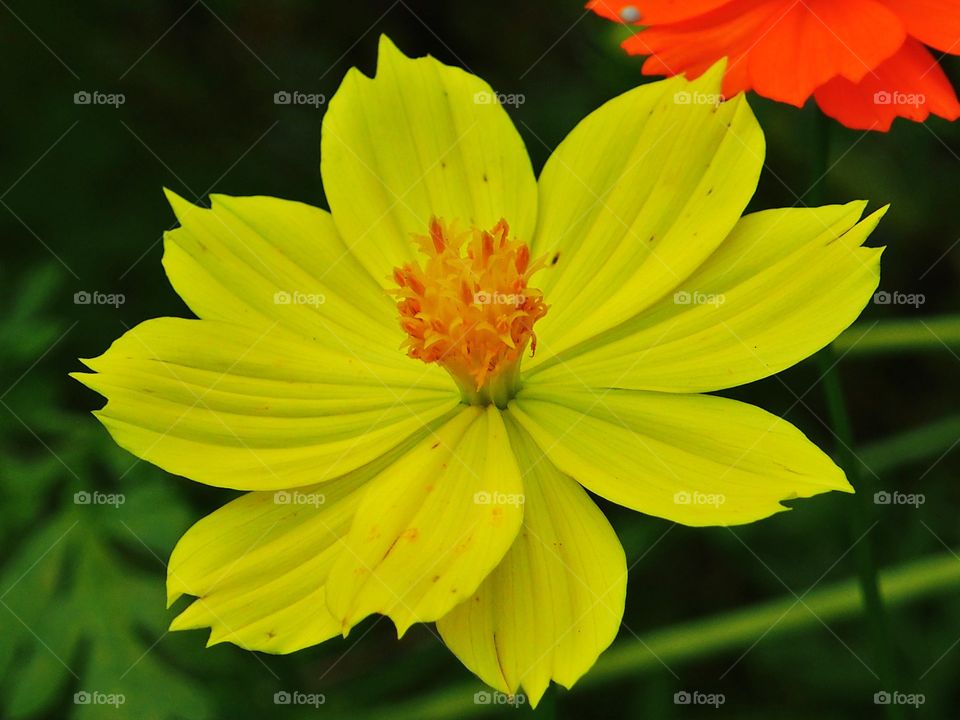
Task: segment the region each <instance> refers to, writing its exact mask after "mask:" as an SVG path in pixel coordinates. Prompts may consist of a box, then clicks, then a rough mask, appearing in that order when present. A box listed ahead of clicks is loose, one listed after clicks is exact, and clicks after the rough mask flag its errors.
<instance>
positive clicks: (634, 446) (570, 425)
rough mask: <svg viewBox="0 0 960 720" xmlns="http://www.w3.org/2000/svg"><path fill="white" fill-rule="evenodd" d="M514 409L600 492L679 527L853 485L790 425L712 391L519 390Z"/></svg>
mask: <svg viewBox="0 0 960 720" xmlns="http://www.w3.org/2000/svg"><path fill="white" fill-rule="evenodd" d="M510 416H511V417H516V418H517V420H518V421H519V423H520V425H522V426H523V428H524V429H525V430H527V432H529V433H530V435H531V436H532V437H533V438H534V439H535V440H536V442H537V444H538V445H540V447H541V448H543V450H544V452H545V453H546V454H547V455H548V457H549V458H550V460H552V461H553V463H554V464H555V465H556V466H557V467H558V468H559V469H560V470H561V471H562V472H564V473H566V474H568V475H570V476H571V477H573V478H575V479H576V480H578V481H579V482H581V483H582V484H583V485H584V486H586V488H587V489H588V490H590V491H592V492H595V493H596V494H597V495H600V496H602V497H605V498H607V499H608V500H611V501H613V502H615V503H618V504H620V505H624V506H626V507H628V508H631V509H633V510H639V511H640V512H644V513H647V514H648V515H656V516H658V517H662V518H666V519H668V520H673V521H675V522H678V523H683V524H684V525H737V524H741V523H748V522H753V521H754V520H760V519H761V518H765V517H767V516H769V515H772V514H773V513H776V512H780V511H782V510H785V509H787V508H786V507H785V506H783V505H781V504H780V501H781V500H789V499H793V498H803V497H810V496H812V495H816V494H819V493H822V492H827V491H829V490H841V491H845V492H852V488H851V487H850V485H849V483H847V480H846V478H845V477H844V474H843V471H842V470H840V468H838V467H837V466H836V465H834V463H833V462H832V461H831V460H830V458H828V457H827V456H826V455H824V454H823V453H822V452H821V451H820V450H819V449H817V447H816V446H815V445H814V444H813V443H811V442H810V441H809V440H807V438H806V437H804V436H803V434H802V433H801V432H800V431H799V430H797V428H795V427H794V426H793V425H791V424H790V423H788V422H786V421H785V420H781V419H780V418H778V417H775V416H774V415H771V414H769V413H767V412H765V411H763V410H761V409H759V408H756V407H753V406H752V405H747V404H745V403H740V402H736V401H734V400H728V399H726V398H720V397H713V396H710V395H675V394H668V393H656V392H643V391H639V390H608V391H596V392H592V391H583V390H574V389H572V388H571V389H568V388H551V389H550V390H549V391H548V390H546V389H539V388H535V387H525V388H524V389H523V390H521V392H520V394H519V395H518V396H517V398H516V399H515V400H514V402H513V403H511V405H510Z"/></svg>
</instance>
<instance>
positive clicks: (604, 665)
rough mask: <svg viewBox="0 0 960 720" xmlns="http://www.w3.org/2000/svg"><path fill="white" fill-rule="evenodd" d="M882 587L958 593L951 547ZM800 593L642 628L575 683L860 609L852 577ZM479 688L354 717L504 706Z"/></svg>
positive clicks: (889, 595)
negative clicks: (484, 698) (478, 697)
mask: <svg viewBox="0 0 960 720" xmlns="http://www.w3.org/2000/svg"><path fill="white" fill-rule="evenodd" d="M880 586H881V588H882V590H883V596H884V598H885V599H886V601H887V604H888V606H890V607H895V606H899V605H903V604H906V603H909V602H917V601H919V600H922V599H925V598H929V597H932V596H935V595H939V594H943V593H946V592H950V591H957V590H960V561H958V560H957V555H956V554H954V553H952V552H950V553H942V554H940V555H934V556H931V557H927V558H922V559H919V560H913V561H911V562H909V563H905V564H903V565H900V566H897V567H894V568H890V569H888V570H885V571H884V572H882V573H880ZM802 597H803V602H802V603H800V602H797V599H796V598H795V597H794V596H793V595H787V596H784V597H782V598H779V599H777V600H771V601H768V602H764V603H759V604H757V605H754V606H753V607H748V608H743V609H739V610H733V611H730V612H725V613H721V614H719V615H714V616H712V617H708V618H705V619H702V620H694V621H691V622H687V623H682V624H679V625H674V626H671V627H668V628H663V629H661V630H653V631H650V632H646V633H644V634H643V642H642V643H641V642H638V641H636V640H633V639H627V640H623V641H621V642H618V643H616V644H615V645H614V646H613V647H612V648H611V649H610V650H608V651H607V652H606V653H604V654H603V655H602V656H601V657H600V660H599V661H597V664H596V665H594V667H593V669H592V670H590V672H588V673H587V674H586V675H585V676H584V677H583V679H582V680H580V682H579V683H578V684H577V688H578V689H579V688H586V687H596V686H601V685H604V684H606V683H610V682H614V681H617V680H624V679H626V680H631V681H634V680H636V677H637V675H638V674H639V673H642V672H648V671H649V672H657V671H661V670H662V669H663V664H662V663H665V664H667V665H668V666H670V667H673V668H676V667H678V666H679V665H681V664H682V663H684V662H688V661H691V660H702V659H704V658H707V657H711V656H715V655H719V654H720V653H725V652H733V651H740V650H741V649H747V648H749V647H750V646H751V645H752V644H753V643H754V642H755V641H756V639H757V638H758V637H765V638H768V639H774V638H780V637H785V636H789V635H790V634H793V633H797V632H800V631H802V630H808V629H818V628H823V625H822V624H821V623H826V624H828V625H833V624H835V623H838V622H841V621H844V620H854V619H857V618H859V617H860V616H861V614H862V612H863V596H862V592H861V589H860V584H859V583H858V581H857V580H854V579H849V580H843V581H841V582H837V583H832V584H830V585H826V586H822V587H818V588H814V589H813V590H811V591H810V592H808V593H807V594H806V595H804V596H802ZM734 659H735V658H734ZM482 687H483V686H482V685H480V684H479V683H478V682H476V681H473V682H465V683H460V684H456V685H452V686H447V687H445V688H444V689H443V690H441V691H439V692H436V693H432V694H431V695H429V696H427V697H422V698H418V699H415V700H411V701H409V702H406V703H403V704H396V705H391V706H390V707H389V708H375V709H371V710H370V711H369V712H367V713H365V714H361V715H360V716H359V717H357V718H356V720H368V719H369V720H373V718H379V717H390V718H391V720H408V719H409V720H446V719H447V718H467V717H477V716H481V715H485V714H487V713H490V712H492V711H496V710H497V709H500V708H502V706H499V708H498V707H496V706H491V705H477V704H475V703H474V701H473V695H474V693H475V692H476V691H477V690H480V689H482ZM876 689H877V690H880V689H884V688H880V687H877V688H876ZM889 689H893V688H889ZM901 689H902V688H901Z"/></svg>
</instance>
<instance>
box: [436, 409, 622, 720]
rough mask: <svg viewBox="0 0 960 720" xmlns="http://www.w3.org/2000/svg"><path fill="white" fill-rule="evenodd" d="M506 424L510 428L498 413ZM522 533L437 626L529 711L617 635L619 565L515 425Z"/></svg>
mask: <svg viewBox="0 0 960 720" xmlns="http://www.w3.org/2000/svg"><path fill="white" fill-rule="evenodd" d="M507 420H508V426H509V425H510V424H511V423H510V422H509V421H510V414H509V412H508V413H507ZM514 430H515V431H516V432H511V436H512V437H513V438H514V439H515V444H514V447H515V449H516V452H517V459H518V461H519V462H520V467H521V469H522V471H523V487H524V493H525V498H526V502H525V503H524V508H523V527H522V528H521V529H520V533H519V535H518V536H517V539H516V541H515V542H514V543H513V545H512V546H511V547H510V551H509V552H508V553H507V555H506V557H504V558H503V560H502V561H501V563H500V564H499V565H498V566H497V567H496V569H495V570H494V571H493V572H492V573H490V576H489V577H487V579H486V580H484V581H483V584H482V585H481V586H480V588H479V589H478V590H477V592H476V593H474V595H473V597H471V598H470V599H468V600H467V601H466V602H463V603H461V604H460V605H457V606H456V607H455V608H454V609H453V610H451V611H450V613H449V614H447V615H445V616H444V617H442V618H440V620H438V621H437V629H438V630H439V631H440V635H441V636H442V637H443V640H444V642H446V644H447V645H448V646H449V648H450V649H451V650H452V651H453V652H454V653H455V654H456V655H457V657H459V658H460V660H461V661H462V662H463V664H464V665H466V666H467V667H468V668H469V669H470V670H472V671H473V672H474V673H476V674H477V675H478V676H479V677H480V678H481V679H482V680H483V681H484V682H486V683H487V684H488V685H490V686H491V687H494V688H496V689H497V690H499V691H501V692H503V693H506V694H508V695H517V693H518V692H519V690H520V689H521V688H522V689H523V691H524V693H525V694H526V695H527V697H528V698H529V699H530V703H531V705H533V706H534V707H535V706H536V705H537V703H538V702H539V701H540V698H541V697H542V696H543V693H544V691H545V690H546V689H547V686H548V685H549V684H550V681H551V680H554V681H555V682H558V683H560V684H561V685H563V686H565V687H567V688H569V687H571V686H572V685H573V684H574V683H575V682H576V681H577V679H579V678H580V676H582V675H583V674H584V673H585V672H586V671H587V670H588V669H589V668H590V667H591V666H592V665H593V663H594V662H595V661H596V659H597V657H598V656H599V655H600V653H601V652H603V651H604V650H605V649H606V648H607V647H608V646H609V645H610V643H611V642H612V641H613V639H614V637H616V634H617V630H618V629H619V627H620V619H621V617H622V616H623V606H624V599H625V597H626V587H627V567H626V559H625V557H624V554H623V548H622V547H621V546H620V542H619V541H618V540H617V537H616V535H615V534H614V532H613V528H611V527H610V523H608V522H607V519H606V518H605V517H604V516H603V513H602V512H600V509H599V508H598V507H597V506H596V505H595V504H594V503H593V501H592V500H591V499H590V498H589V497H588V496H587V493H586V492H584V490H583V489H582V488H581V487H580V486H579V485H578V484H577V483H576V482H574V481H573V480H571V479H570V478H569V477H567V476H566V475H563V474H562V473H560V472H559V471H558V470H557V469H556V467H555V466H554V465H553V464H552V463H551V462H550V461H549V460H547V459H546V458H544V456H543V452H542V451H541V450H540V449H539V448H538V447H537V446H536V445H535V444H534V443H533V442H532V440H531V439H530V438H529V437H528V436H526V433H525V432H524V431H523V430H521V429H520V428H519V427H517V426H516V425H513V427H511V431H514Z"/></svg>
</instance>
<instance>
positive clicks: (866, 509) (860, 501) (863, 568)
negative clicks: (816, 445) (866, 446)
mask: <svg viewBox="0 0 960 720" xmlns="http://www.w3.org/2000/svg"><path fill="white" fill-rule="evenodd" d="M817 357H818V360H819V362H820V367H821V371H822V373H823V380H822V382H823V384H824V390H825V394H826V399H827V411H828V414H829V416H830V425H831V426H832V427H833V431H834V433H836V437H837V444H838V447H837V450H836V452H837V456H838V457H837V459H838V464H839V465H840V467H841V468H842V469H843V470H844V472H846V474H847V479H848V480H849V481H850V484H851V485H853V487H854V489H855V490H856V495H854V498H853V508H854V509H853V517H852V518H851V536H852V537H851V538H850V542H852V543H856V546H855V547H854V553H855V557H856V559H857V577H858V578H859V582H860V592H861V594H862V595H863V609H864V619H865V621H866V624H867V630H868V633H869V635H870V637H871V638H872V639H873V649H874V655H875V657H876V661H877V666H878V667H877V669H878V671H879V674H880V681H881V683H882V684H883V687H885V688H896V687H898V684H897V672H896V656H895V650H894V645H893V642H892V635H891V628H890V623H889V620H888V618H887V613H886V609H885V608H884V603H883V596H882V595H881V594H880V582H879V579H878V576H877V575H878V574H877V546H876V539H875V538H874V536H873V534H872V532H873V529H874V526H875V525H876V519H875V511H876V507H875V506H874V504H873V493H874V491H875V489H876V488H875V487H874V485H873V483H872V482H871V480H870V478H869V477H868V475H867V474H866V473H864V472H863V468H864V465H863V463H862V461H861V460H860V459H859V458H858V457H857V455H856V454H855V453H854V452H853V428H852V426H851V424H850V416H849V413H848V412H847V405H846V401H845V400H844V397H843V389H842V387H841V384H840V376H839V374H838V372H837V370H836V367H835V364H836V361H835V360H833V359H832V357H831V354H830V353H829V352H822V353H820V354H819V355H818V356H817ZM888 716H889V717H891V718H899V717H901V716H902V713H900V709H899V708H898V707H890V708H888Z"/></svg>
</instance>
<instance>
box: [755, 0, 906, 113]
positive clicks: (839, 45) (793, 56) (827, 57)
mask: <svg viewBox="0 0 960 720" xmlns="http://www.w3.org/2000/svg"><path fill="white" fill-rule="evenodd" d="M906 37H907V36H906V31H905V30H904V28H903V23H902V22H901V21H900V19H899V18H898V17H897V16H896V15H895V14H894V13H893V12H891V11H890V10H889V9H888V8H887V7H885V6H884V5H883V4H882V3H880V2H878V0H842V1H838V0H805V2H801V3H790V8H789V9H788V10H787V11H786V12H783V13H782V14H780V16H779V17H778V18H776V19H775V21H774V22H773V24H772V25H770V26H769V28H768V29H767V31H766V32H765V33H764V35H763V36H762V37H761V38H759V39H758V40H757V43H756V45H755V46H754V48H753V49H752V50H751V51H750V56H749V62H750V68H749V75H750V80H751V82H752V86H753V89H754V90H756V91H757V92H758V93H759V94H761V95H763V96H764V97H768V98H772V99H774V100H779V101H781V102H786V103H790V104H791V105H796V106H798V107H800V106H802V105H803V104H804V102H806V100H807V99H808V98H809V97H810V96H811V95H812V94H813V91H814V90H815V89H816V88H818V87H819V86H820V85H823V84H824V83H826V82H827V81H829V80H830V79H831V78H833V77H835V76H837V75H842V76H843V77H846V78H848V79H850V80H852V81H854V82H858V81H859V80H860V79H861V78H863V77H864V76H865V75H866V74H867V73H869V72H870V71H871V70H873V69H874V68H875V67H877V66H878V65H879V64H880V63H882V62H883V61H884V60H886V59H888V58H890V57H891V56H892V55H893V54H894V53H895V52H896V51H897V50H898V49H899V48H900V47H901V46H902V45H903V42H904V40H906Z"/></svg>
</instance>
